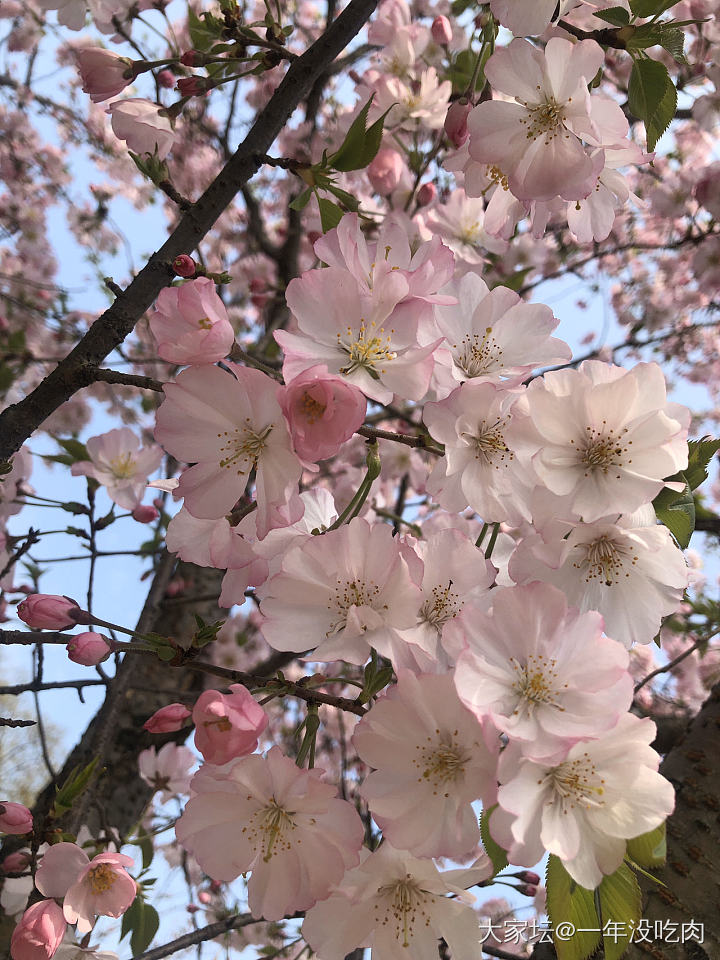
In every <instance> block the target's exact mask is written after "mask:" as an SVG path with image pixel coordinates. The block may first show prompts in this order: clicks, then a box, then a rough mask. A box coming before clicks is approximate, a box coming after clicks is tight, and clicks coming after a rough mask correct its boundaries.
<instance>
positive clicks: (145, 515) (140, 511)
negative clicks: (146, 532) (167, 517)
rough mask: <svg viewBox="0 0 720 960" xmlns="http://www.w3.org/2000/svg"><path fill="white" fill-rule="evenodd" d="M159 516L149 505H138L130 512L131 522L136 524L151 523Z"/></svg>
mask: <svg viewBox="0 0 720 960" xmlns="http://www.w3.org/2000/svg"><path fill="white" fill-rule="evenodd" d="M159 516H160V514H159V513H158V512H157V510H156V509H155V507H151V506H150V504H149V503H139V504H138V505H137V506H136V507H135V509H134V510H133V512H132V518H133V520H137V522H138V523H152V522H153V520H157V518H158V517H159Z"/></svg>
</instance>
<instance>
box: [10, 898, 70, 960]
mask: <svg viewBox="0 0 720 960" xmlns="http://www.w3.org/2000/svg"><path fill="white" fill-rule="evenodd" d="M66 930H67V924H66V923H65V917H64V916H63V911H62V907H59V906H58V905H57V904H56V903H55V901H54V900H41V901H40V902H39V903H34V904H33V905H32V906H31V907H28V909H27V910H26V911H25V913H24V914H23V915H22V917H21V918H20V923H18V925H17V926H16V927H15V930H14V931H13V935H12V937H11V938H10V956H11V957H12V960H49V958H50V957H52V956H53V954H54V953H55V951H56V950H57V948H58V947H59V946H60V944H61V943H62V939H63V937H64V936H65V931H66Z"/></svg>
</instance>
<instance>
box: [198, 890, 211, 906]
mask: <svg viewBox="0 0 720 960" xmlns="http://www.w3.org/2000/svg"><path fill="white" fill-rule="evenodd" d="M198 900H199V901H200V903H204V904H208V903H210V902H211V900H212V897H211V896H210V894H209V893H208V892H207V890H201V891H200V893H199V894H198Z"/></svg>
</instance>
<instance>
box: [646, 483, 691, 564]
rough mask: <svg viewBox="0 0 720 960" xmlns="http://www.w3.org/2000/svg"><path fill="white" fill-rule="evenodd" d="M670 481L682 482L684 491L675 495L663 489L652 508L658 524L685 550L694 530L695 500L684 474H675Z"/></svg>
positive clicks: (667, 488)
mask: <svg viewBox="0 0 720 960" xmlns="http://www.w3.org/2000/svg"><path fill="white" fill-rule="evenodd" d="M670 479H671V480H673V481H678V482H682V481H684V482H685V489H684V490H683V491H682V492H681V493H676V491H675V490H671V489H670V488H669V487H664V488H663V489H662V490H661V491H660V493H659V494H658V495H657V496H656V497H655V499H654V500H653V507H654V508H655V515H656V516H657V518H658V520H659V521H660V523H664V524H665V526H666V527H667V528H668V530H669V531H670V533H671V534H672V535H673V536H674V537H675V539H676V540H677V542H678V543H679V544H680V547H681V548H682V549H683V550H685V548H686V547H687V546H688V544H689V543H690V537H691V536H692V533H693V530H694V529H695V500H694V499H693V495H692V490H691V489H690V486H689V484H688V482H687V478H686V476H685V474H684V473H677V474H675V476H674V477H670Z"/></svg>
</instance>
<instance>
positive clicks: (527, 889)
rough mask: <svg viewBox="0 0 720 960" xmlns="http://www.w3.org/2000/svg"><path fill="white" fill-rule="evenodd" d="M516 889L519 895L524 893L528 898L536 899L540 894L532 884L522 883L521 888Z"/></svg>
mask: <svg viewBox="0 0 720 960" xmlns="http://www.w3.org/2000/svg"><path fill="white" fill-rule="evenodd" d="M515 889H516V890H517V892H518V893H522V894H523V895H524V896H526V897H534V896H535V894H536V893H537V892H538V888H537V887H536V886H535V885H534V884H532V883H521V884H520V886H519V887H516V888H515Z"/></svg>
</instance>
